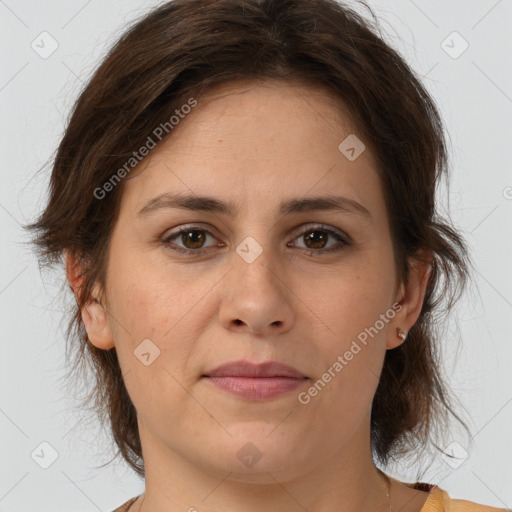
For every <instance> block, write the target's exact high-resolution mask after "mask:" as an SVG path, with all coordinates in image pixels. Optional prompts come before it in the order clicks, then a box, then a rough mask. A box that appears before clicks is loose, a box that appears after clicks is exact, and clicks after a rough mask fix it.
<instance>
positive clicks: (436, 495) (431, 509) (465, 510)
mask: <svg viewBox="0 0 512 512" xmlns="http://www.w3.org/2000/svg"><path fill="white" fill-rule="evenodd" d="M429 487H430V493H429V496H428V498H427V501H426V502H425V504H424V505H423V508H422V509H421V511H420V512H507V511H508V512H510V509H504V508H496V507H489V506H487V505H481V504H480V503H475V502H473V501H467V500H460V499H453V498H451V497H450V495H449V494H448V493H447V492H446V491H444V490H443V489H440V488H439V487H437V486H436V485H432V486H429Z"/></svg>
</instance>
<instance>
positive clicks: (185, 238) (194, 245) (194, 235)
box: [162, 226, 224, 254]
mask: <svg viewBox="0 0 512 512" xmlns="http://www.w3.org/2000/svg"><path fill="white" fill-rule="evenodd" d="M209 237H210V238H213V239H214V240H215V237H214V236H213V235H212V234H211V233H210V232H209V231H207V230H206V229H201V228H200V227H199V226H188V227H187V226H185V227H181V228H180V229H179V230H178V231H175V232H174V233H171V234H169V235H168V236H166V237H164V238H163V239H162V242H163V243H164V244H165V245H166V246H169V249H172V250H173V251H176V252H181V253H187V254H203V253H205V252H207V251H206V250H204V249H203V246H204V244H205V242H206V240H207V239H208V238H209ZM176 239H177V240H178V241H180V242H182V243H183V245H184V247H181V246H179V245H176V243H174V242H173V240H176ZM216 245H217V246H218V247H223V246H224V244H223V243H222V242H220V243H218V244H216Z"/></svg>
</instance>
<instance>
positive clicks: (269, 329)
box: [219, 249, 294, 336]
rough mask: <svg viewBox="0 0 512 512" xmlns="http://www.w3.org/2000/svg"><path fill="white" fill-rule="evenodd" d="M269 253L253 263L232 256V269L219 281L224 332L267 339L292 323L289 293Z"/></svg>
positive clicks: (221, 320) (284, 329)
mask: <svg viewBox="0 0 512 512" xmlns="http://www.w3.org/2000/svg"><path fill="white" fill-rule="evenodd" d="M286 281H287V278H286V275H285V272H284V271H283V269H282V265H279V264H278V262H277V261H276V257H274V256H273V255H272V254H271V251H270V250H268V249H265V250H263V251H262V253H261V254H260V255H259V256H258V257H257V259H256V260H255V261H252V262H248V261H246V260H244V259H243V258H242V257H240V256H239V255H238V254H236V253H235V254H233V261H232V270H231V271H230V272H229V273H228V275H227V276H226V279H224V280H223V284H222V286H223V289H222V303H221V306H220V313H219V315H220V322H221V324H222V326H223V327H224V328H225V329H228V330H230V331H237V332H247V333H250V334H255V335H261V336H269V335H276V334H282V333H284V332H286V331H288V330H289V329H290V328H291V326H292V324H293V321H294V309H293V304H292V301H293V292H292V291H291V289H290V288H289V286H288V285H287V283H286Z"/></svg>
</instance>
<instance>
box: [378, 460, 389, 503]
mask: <svg viewBox="0 0 512 512" xmlns="http://www.w3.org/2000/svg"><path fill="white" fill-rule="evenodd" d="M378 471H379V473H381V475H382V476H383V477H384V480H385V481H386V487H387V492H386V495H387V498H388V505H389V510H390V512H391V510H392V508H391V481H390V479H389V477H388V475H386V473H384V472H383V471H381V470H380V469H379V470H378Z"/></svg>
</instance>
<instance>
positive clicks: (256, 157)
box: [123, 82, 382, 213]
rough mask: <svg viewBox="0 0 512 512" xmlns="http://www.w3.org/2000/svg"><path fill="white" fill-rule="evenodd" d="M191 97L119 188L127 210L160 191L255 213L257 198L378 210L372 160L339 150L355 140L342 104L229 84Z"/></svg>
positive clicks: (319, 94)
mask: <svg viewBox="0 0 512 512" xmlns="http://www.w3.org/2000/svg"><path fill="white" fill-rule="evenodd" d="M196 99H197V106H196V107H195V108H194V109H193V110H192V111H191V112H190V113H189V114H187V115H186V116H184V118H183V119H182V120H181V121H180V123H179V125H178V126H177V127H176V129H175V130H174V131H173V132H172V134H171V136H170V137H168V138H167V139H165V140H164V141H163V142H162V143H160V144H159V145H158V146H157V147H156V148H155V149H153V150H152V152H151V153H150V154H149V155H148V157H146V159H145V162H143V163H142V168H143V172H141V173H140V174H139V175H138V176H136V178H135V179H133V180H128V181H127V182H126V183H125V190H124V193H123V196H125V197H123V203H125V204H129V207H130V210H135V209H137V211H138V210H139V209H140V207H142V205H143V204H145V203H146V202H147V201H148V200H150V199H152V198H154V197H155V196H157V195H159V194H162V193H165V192H171V193H181V194H183V193H187V194H197V195H201V196H207V195H210V196H211V195H213V194H214V195H215V196H217V197H220V198H225V200H226V202H230V203H233V202H235V201H236V202H238V203H243V204H250V205H254V206H256V205H259V208H262V207H263V206H265V204H263V203H261V199H262V198H266V199H267V200H268V201H271V200H274V199H276V200H277V197H278V196H279V198H280V199H282V198H283V197H284V196H286V197H292V196H293V197H302V196H305V195H310V194H312V195H323V194H325V193H326V192H327V193H330V194H335V193H343V195H344V196H347V197H351V198H353V199H355V200H358V201H359V202H365V201H366V203H368V204H374V205H375V207H378V206H379V200H381V199H382V197H378V196H379V195H381V194H380V187H379V180H378V176H377V173H376V170H375V164H374V160H373V157H372V155H371V153H370V151H369V150H368V149H366V148H365V149H364V150H362V152H361V153H360V154H359V156H357V158H356V159H352V160H351V159H349V158H347V156H346V155H345V154H344V153H343V152H342V151H341V150H340V144H342V145H343V142H344V141H345V140H347V139H348V140H351V138H353V137H357V135H356V133H354V131H355V129H354V128H353V126H352V122H351V119H350V117H349V115H348V113H347V114H346V115H345V110H344V107H343V105H342V104H340V102H339V101H338V100H337V99H336V98H334V96H333V95H331V94H330V93H329V92H327V91H326V90H324V89H322V88H320V87H312V86H307V85H298V84H294V85H290V84H284V83H280V82H267V83H259V82H257V83H254V82H235V83H230V84H223V85H221V86H218V87H216V88H214V89H211V90H209V91H207V92H206V94H204V95H203V96H201V97H199V98H196ZM356 140H359V139H358V138H357V139H356ZM361 142H362V141H361ZM357 149H358V151H359V150H361V148H360V147H358V148H357ZM280 202H281V201H280ZM276 213H278V212H276ZM381 213H382V212H381Z"/></svg>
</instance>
